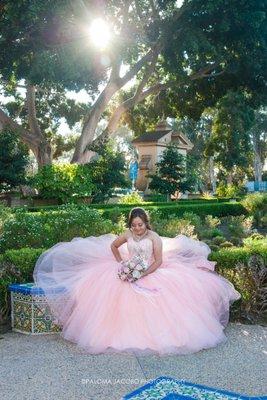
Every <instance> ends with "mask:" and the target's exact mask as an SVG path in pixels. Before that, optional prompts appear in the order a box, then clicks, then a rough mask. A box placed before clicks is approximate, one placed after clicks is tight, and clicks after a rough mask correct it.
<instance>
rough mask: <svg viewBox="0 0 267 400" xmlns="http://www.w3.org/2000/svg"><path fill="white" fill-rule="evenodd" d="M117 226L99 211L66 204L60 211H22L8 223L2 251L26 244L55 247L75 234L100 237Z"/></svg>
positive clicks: (5, 228)
mask: <svg viewBox="0 0 267 400" xmlns="http://www.w3.org/2000/svg"><path fill="white" fill-rule="evenodd" d="M114 228H116V227H114V225H113V224H112V222H111V221H110V220H106V219H104V218H103V217H102V216H101V215H100V213H99V212H98V211H97V210H94V209H91V208H88V207H86V206H80V207H76V206H75V205H66V206H64V207H62V208H61V209H60V211H54V212H53V211H51V212H39V213H27V212H25V211H24V210H18V211H17V212H16V213H14V214H12V216H11V217H10V218H9V219H7V220H6V221H5V222H4V225H3V234H2V236H1V238H0V252H4V251H6V250H8V249H14V248H16V249H19V248H22V247H26V246H27V247H28V246H29V247H34V248H39V247H46V248H48V247H51V246H53V245H54V244H56V243H58V242H62V241H69V240H71V239H72V238H73V237H77V236H78V237H86V236H98V235H101V234H105V233H109V232H112V230H113V229H114Z"/></svg>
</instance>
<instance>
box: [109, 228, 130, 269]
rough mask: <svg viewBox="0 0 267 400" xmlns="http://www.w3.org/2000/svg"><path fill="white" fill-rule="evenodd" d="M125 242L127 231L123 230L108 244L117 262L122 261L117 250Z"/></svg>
mask: <svg viewBox="0 0 267 400" xmlns="http://www.w3.org/2000/svg"><path fill="white" fill-rule="evenodd" d="M125 242H127V232H124V233H123V234H122V235H120V236H119V237H118V238H117V239H115V240H114V241H113V242H112V243H111V245H110V248H111V251H112V253H113V255H114V257H115V258H116V260H117V261H118V262H121V261H122V258H121V255H120V252H119V247H120V246H121V245H122V244H123V243H125Z"/></svg>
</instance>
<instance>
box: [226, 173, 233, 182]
mask: <svg viewBox="0 0 267 400" xmlns="http://www.w3.org/2000/svg"><path fill="white" fill-rule="evenodd" d="M232 183H233V173H232V172H229V175H228V176H227V185H232Z"/></svg>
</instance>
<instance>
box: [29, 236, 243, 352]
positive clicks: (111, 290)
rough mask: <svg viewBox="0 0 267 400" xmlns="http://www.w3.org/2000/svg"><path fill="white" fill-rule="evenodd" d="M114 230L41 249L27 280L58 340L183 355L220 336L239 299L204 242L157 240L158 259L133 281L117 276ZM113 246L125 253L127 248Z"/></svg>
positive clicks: (97, 348)
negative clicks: (56, 327) (41, 297)
mask: <svg viewBox="0 0 267 400" xmlns="http://www.w3.org/2000/svg"><path fill="white" fill-rule="evenodd" d="M115 238H116V236H115V235H112V234H107V235H102V236H99V237H88V238H75V239H73V240H72V241H71V242H64V243H58V244H57V245H55V246H53V247H52V248H51V249H49V250H47V251H46V252H44V253H43V254H42V255H41V256H40V257H39V259H38V261H37V263H36V266H35V270H34V275H33V276H34V281H35V283H36V284H37V285H38V286H40V287H42V289H43V290H44V292H45V294H46V297H47V301H48V304H49V306H50V308H51V311H52V313H53V314H54V316H55V317H56V319H57V321H58V323H59V324H60V325H61V327H62V332H61V335H62V337H63V338H65V339H67V340H70V341H72V342H75V343H77V345H78V346H79V347H81V348H83V349H84V350H85V351H86V352H88V353H90V354H98V353H115V352H129V353H135V354H158V355H163V354H172V353H176V354H187V353H193V352H197V351H199V350H201V349H207V348H210V347H214V346H216V345H218V344H219V343H222V342H224V341H225V340H226V336H225V334H224V328H225V327H226V325H227V323H228V319H229V306H230V305H231V303H232V302H234V301H235V300H237V299H239V298H240V294H239V293H238V292H237V291H236V290H235V288H234V286H233V285H232V283H230V282H229V281H228V280H227V279H225V278H223V277H222V276H220V275H218V274H217V273H216V272H214V266H215V263H214V262H212V261H208V259H207V257H208V254H209V252H210V249H209V247H208V246H207V245H206V244H205V243H203V242H199V241H197V240H194V239H191V238H188V237H186V236H184V235H179V236H177V237H176V238H165V237H162V241H163V263H162V265H161V266H160V267H159V268H158V269H157V270H156V271H155V272H153V273H151V274H149V275H147V276H145V277H142V278H141V279H139V280H138V281H137V282H136V283H129V282H125V281H121V280H120V279H119V277H118V275H117V270H118V266H119V264H118V263H117V262H116V260H115V259H114V256H113V254H112V252H111V249H110V244H111V242H112V241H113V240H114V239H115ZM120 251H121V253H122V255H123V256H124V257H127V246H126V245H123V246H122V247H121V248H120Z"/></svg>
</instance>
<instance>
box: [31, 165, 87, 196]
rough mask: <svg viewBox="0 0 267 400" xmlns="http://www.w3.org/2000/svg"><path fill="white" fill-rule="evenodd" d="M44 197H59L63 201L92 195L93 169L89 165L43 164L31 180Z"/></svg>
mask: <svg viewBox="0 0 267 400" xmlns="http://www.w3.org/2000/svg"><path fill="white" fill-rule="evenodd" d="M30 184H31V186H33V187H35V188H36V189H38V192H39V196H40V197H41V198H43V199H50V198H51V199H57V200H59V201H60V202H62V203H71V202H75V201H77V198H79V197H85V196H91V195H92V192H93V190H94V185H93V183H92V171H91V169H90V168H89V167H88V165H79V164H52V165H45V166H43V167H42V168H41V169H40V170H39V171H38V172H37V174H36V175H35V176H34V177H33V178H32V179H31V180H30Z"/></svg>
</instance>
